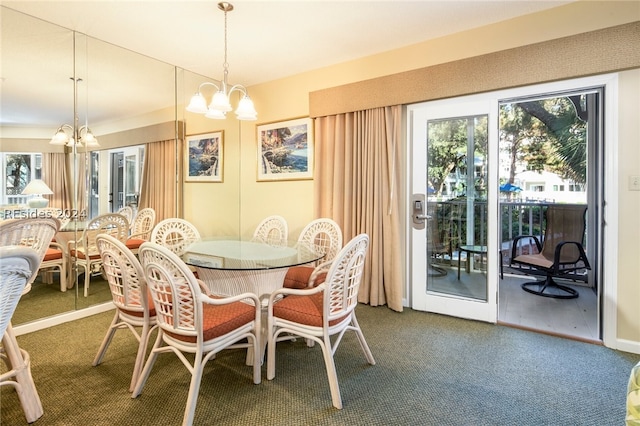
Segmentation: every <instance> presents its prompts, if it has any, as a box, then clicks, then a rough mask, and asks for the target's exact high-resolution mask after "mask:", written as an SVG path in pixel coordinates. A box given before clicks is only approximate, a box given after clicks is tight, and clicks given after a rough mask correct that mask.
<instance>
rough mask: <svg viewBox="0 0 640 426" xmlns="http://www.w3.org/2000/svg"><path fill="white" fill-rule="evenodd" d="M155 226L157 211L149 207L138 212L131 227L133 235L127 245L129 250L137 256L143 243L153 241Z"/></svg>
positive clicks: (128, 239)
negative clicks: (152, 234)
mask: <svg viewBox="0 0 640 426" xmlns="http://www.w3.org/2000/svg"><path fill="white" fill-rule="evenodd" d="M155 225H156V211H155V210H154V209H152V208H151V207H147V208H144V209H141V210H140V211H138V213H137V214H136V217H135V218H134V219H133V224H132V225H131V235H130V236H129V238H127V241H126V243H125V244H126V246H127V248H128V249H129V250H131V251H132V252H133V253H134V254H137V253H138V248H139V247H140V245H141V244H142V243H144V242H145V241H151V231H153V227H154V226H155Z"/></svg>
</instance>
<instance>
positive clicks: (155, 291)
mask: <svg viewBox="0 0 640 426" xmlns="http://www.w3.org/2000/svg"><path fill="white" fill-rule="evenodd" d="M139 257H140V261H141V263H142V265H143V267H144V273H145V277H146V280H147V286H148V288H149V291H150V293H151V297H152V299H153V304H154V306H155V309H156V315H157V322H158V337H157V338H156V341H155V343H154V345H153V348H152V349H151V353H150V354H149V358H148V359H147V362H146V364H145V366H144V370H143V371H142V374H141V375H140V378H139V380H138V383H137V384H136V387H135V389H134V391H133V394H132V397H133V398H136V397H137V396H138V395H140V393H141V392H142V388H143V387H144V385H145V382H146V381H147V378H148V377H149V373H150V372H151V369H152V368H153V364H154V363H155V361H156V359H157V357H158V355H159V354H161V353H166V352H173V353H174V354H176V355H177V356H178V358H179V359H180V360H181V361H182V363H183V364H184V366H185V367H187V369H188V370H189V372H190V373H191V383H190V385H189V393H188V398H187V404H186V407H185V412H184V418H183V423H182V424H183V425H191V424H193V417H194V414H195V409H196V402H197V399H198V391H199V389H200V382H201V380H202V374H203V370H204V367H205V365H206V363H207V361H209V360H210V359H212V358H214V357H215V355H216V354H217V353H218V352H220V351H222V350H223V349H229V348H249V349H250V350H251V351H252V352H251V353H252V359H254V360H257V359H259V358H258V356H259V352H260V330H261V328H260V315H261V305H260V300H259V299H258V297H257V296H256V295H255V294H252V293H242V294H239V295H237V296H233V297H224V298H218V297H216V298H212V297H209V296H207V295H205V294H203V293H202V292H201V290H200V286H199V285H198V282H197V281H196V279H195V277H194V276H193V274H192V273H191V271H190V270H189V268H187V265H186V264H185V263H184V262H183V261H182V260H181V259H180V258H179V257H178V256H177V255H176V254H175V253H173V252H172V251H171V250H169V249H168V248H166V247H163V246H161V245H159V244H155V243H152V242H146V243H144V244H142V246H140V253H139ZM185 353H187V354H193V355H194V356H193V357H189V359H187V357H185V355H184V354H185ZM190 359H193V364H191V362H190V361H189V360H190ZM261 367H262V366H261V363H260V362H254V363H253V383H255V384H258V383H260V381H261ZM213 379H214V378H213V377H212V376H211V374H209V377H208V380H213ZM221 390H222V389H221ZM165 391H166V389H165ZM170 391H171V392H172V393H174V394H175V392H176V389H171V390H170ZM209 420H210V422H212V419H209Z"/></svg>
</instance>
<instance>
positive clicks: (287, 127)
mask: <svg viewBox="0 0 640 426" xmlns="http://www.w3.org/2000/svg"><path fill="white" fill-rule="evenodd" d="M257 129H258V182H260V181H276V180H298V179H312V178H313V170H312V169H313V128H312V124H311V119H310V118H308V117H307V118H296V119H292V120H287V121H279V122H274V123H266V124H260V125H258V126H257Z"/></svg>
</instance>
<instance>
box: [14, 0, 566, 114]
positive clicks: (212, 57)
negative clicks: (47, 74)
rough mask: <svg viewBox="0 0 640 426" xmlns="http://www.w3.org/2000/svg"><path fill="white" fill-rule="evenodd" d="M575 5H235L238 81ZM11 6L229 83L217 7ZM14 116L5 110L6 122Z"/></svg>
mask: <svg viewBox="0 0 640 426" xmlns="http://www.w3.org/2000/svg"><path fill="white" fill-rule="evenodd" d="M570 2H571V1H541V0H535V1H531V0H507V1H504V0H503V1H480V0H469V1H456V0H453V1H429V0H422V1H365V0H351V1H328V0H313V1H304V0H303V1H267V0H254V1H247V0H235V1H233V2H232V3H233V4H234V7H235V9H234V10H233V11H232V12H230V13H229V14H228V63H229V81H230V82H231V83H241V84H243V85H245V86H251V85H254V84H258V83H262V82H267V81H271V80H275V79H278V78H283V77H287V76H290V75H295V74H298V73H301V72H304V71H308V70H313V69H318V68H321V67H325V66H329V65H333V64H337V63H342V62H346V61H349V60H353V59H357V58H361V57H365V56H369V55H373V54H376V53H380V52H384V51H388V50H392V49H396V48H399V47H402V46H407V45H411V44H415V43H419V42H423V41H426V40H429V39H433V38H437V37H441V36H444V35H447V34H453V33H456V32H460V31H464V30H467V29H471V28H475V27H480V26H484V25H488V24H491V23H495V22H499V21H503V20H507V19H510V18H514V17H517V16H521V15H526V14H530V13H534V12H538V11H541V10H544V9H549V8H553V7H557V6H559V5H563V4H566V3H570ZM1 4H2V5H3V6H5V7H8V8H10V9H13V10H16V11H20V12H23V13H26V14H28V15H31V16H34V17H37V18H40V19H43V20H45V21H48V22H51V23H54V24H57V25H60V26H62V27H65V28H68V29H72V30H76V31H78V32H80V33H84V34H87V35H90V36H93V37H95V38H97V39H101V40H104V41H107V42H109V43H112V44H114V45H117V46H121V47H124V48H126V49H129V50H132V51H134V52H139V53H142V54H144V55H147V56H149V57H151V58H155V59H158V60H161V61H164V62H166V63H168V64H172V65H177V66H179V67H182V68H185V69H187V70H191V71H193V72H196V73H198V74H202V75H205V76H209V77H211V78H215V79H220V78H221V77H222V63H223V59H224V48H223V46H224V14H223V12H222V11H220V10H219V9H218V7H217V1H215V0H207V1H177V0H173V1H167V0H139V1H107V0H96V1H53V0H45V1H31V0H28V1H12V0H1ZM3 35H4V34H3ZM5 49H8V47H7V46H6V45H5V44H4V43H3V50H5ZM3 56H5V55H3ZM7 69H8V67H5V66H4V65H3V67H2V72H3V75H2V76H1V77H3V80H4V83H3V87H2V89H3V96H4V92H7V93H8V92H9V90H10V88H9V83H10V80H12V79H13V80H15V77H14V76H8V75H5V73H6V72H8V71H6V70H7ZM31 105H33V104H31ZM10 109H11V105H7V103H6V102H3V116H4V115H5V113H6V114H9V113H10ZM93 112H94V113H96V112H97V111H95V110H94V111H93ZM2 122H3V123H6V120H4V118H3V120H2Z"/></svg>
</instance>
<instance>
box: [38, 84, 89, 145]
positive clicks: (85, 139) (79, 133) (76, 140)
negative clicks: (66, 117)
mask: <svg viewBox="0 0 640 426" xmlns="http://www.w3.org/2000/svg"><path fill="white" fill-rule="evenodd" d="M70 79H71V80H73V83H74V84H73V111H74V116H75V117H74V126H72V125H71V124H62V125H61V126H60V127H58V130H56V133H55V134H54V135H53V137H52V138H51V141H49V143H50V144H51V145H66V146H69V147H73V146H75V147H76V148H82V144H84V146H86V147H87V148H95V147H99V146H100V144H99V143H98V139H96V137H95V136H94V135H93V133H91V129H89V126H88V125H87V124H85V125H84V126H82V127H78V83H79V82H81V81H82V79H81V78H73V77H70ZM67 130H68V131H69V134H67V132H66V131H67Z"/></svg>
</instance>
